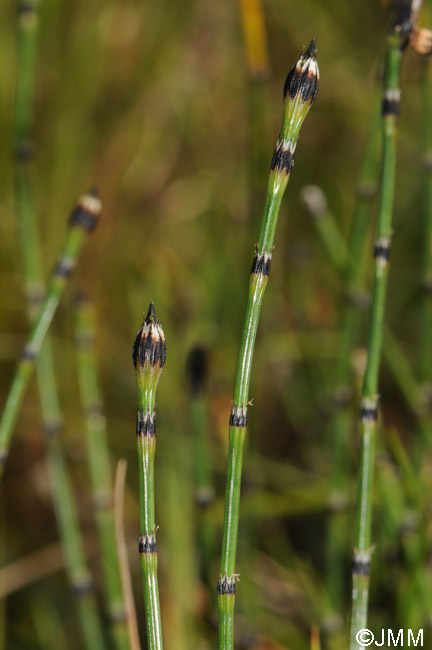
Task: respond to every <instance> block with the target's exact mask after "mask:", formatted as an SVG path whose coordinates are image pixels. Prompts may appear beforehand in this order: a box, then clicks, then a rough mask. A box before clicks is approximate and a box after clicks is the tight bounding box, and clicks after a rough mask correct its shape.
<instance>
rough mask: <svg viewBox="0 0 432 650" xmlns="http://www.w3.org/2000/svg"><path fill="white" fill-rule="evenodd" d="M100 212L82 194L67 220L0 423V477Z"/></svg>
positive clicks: (88, 196)
mask: <svg viewBox="0 0 432 650" xmlns="http://www.w3.org/2000/svg"><path fill="white" fill-rule="evenodd" d="M100 212H101V202H100V200H99V198H98V196H97V191H96V190H92V191H91V192H89V193H88V194H85V195H84V196H83V197H81V199H80V200H79V202H78V205H77V207H76V208H75V210H74V211H73V212H72V214H71V215H70V217H69V229H68V234H67V238H66V242H65V246H64V248H63V252H62V254H61V255H60V257H59V259H58V262H57V264H56V266H55V268H54V271H53V272H52V274H51V278H50V281H49V284H48V290H47V293H46V296H45V299H44V301H43V303H42V305H41V306H40V308H39V311H38V314H37V316H36V317H35V321H34V325H33V327H32V330H31V332H30V336H29V338H28V340H27V343H26V345H25V346H24V350H23V353H22V358H21V361H20V362H19V364H18V366H17V368H16V371H15V376H14V379H13V382H12V386H11V388H10V391H9V395H8V398H7V400H6V404H5V407H4V410H3V414H2V419H1V421H0V477H1V475H2V473H3V469H4V464H5V461H6V458H7V455H8V452H9V447H10V442H11V437H12V433H13V429H14V426H15V423H16V419H17V417H18V414H19V410H20V407H21V403H22V400H23V398H24V394H25V390H26V388H27V386H28V382H29V380H30V377H31V375H32V374H33V370H34V368H35V363H36V360H37V357H38V355H39V352H40V349H41V346H42V343H43V342H44V339H45V337H46V334H47V332H48V329H49V327H50V325H51V322H52V319H53V317H54V314H55V312H56V310H57V307H58V304H59V302H60V299H61V297H62V295H63V293H64V290H65V288H66V286H67V282H68V278H69V277H70V275H71V272H72V271H73V269H74V268H75V266H76V263H77V260H78V256H79V253H80V252H81V249H82V247H83V245H84V243H85V241H86V240H87V237H88V235H89V233H90V232H91V231H92V230H93V228H94V227H95V225H96V223H97V221H98V219H99V215H100Z"/></svg>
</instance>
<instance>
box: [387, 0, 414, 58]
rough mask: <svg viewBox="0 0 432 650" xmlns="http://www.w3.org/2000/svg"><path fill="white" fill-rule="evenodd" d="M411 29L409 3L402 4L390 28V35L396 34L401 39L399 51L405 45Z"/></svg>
mask: <svg viewBox="0 0 432 650" xmlns="http://www.w3.org/2000/svg"><path fill="white" fill-rule="evenodd" d="M401 4H402V3H401ZM412 27H413V26H412V23H411V2H409V3H403V6H402V7H400V8H399V10H398V11H397V12H396V14H395V16H394V18H393V21H392V23H391V27H390V33H391V34H396V33H397V34H399V37H400V38H401V43H400V49H403V48H404V47H405V46H406V45H407V43H408V38H409V35H410V33H411V30H412Z"/></svg>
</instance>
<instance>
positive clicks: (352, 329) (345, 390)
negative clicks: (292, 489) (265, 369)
mask: <svg viewBox="0 0 432 650" xmlns="http://www.w3.org/2000/svg"><path fill="white" fill-rule="evenodd" d="M381 103H382V102H381V99H380V101H379V102H377V108H376V110H375V113H374V116H373V120H372V127H371V131H370V135H369V139H368V142H367V145H366V149H365V154H364V158H363V163H362V167H361V170H360V178H359V183H358V188H357V196H356V201H355V206H354V211H353V214H352V218H351V224H350V230H349V235H348V244H347V245H346V244H345V240H344V239H343V238H342V233H341V232H340V230H339V229H338V226H337V223H336V221H335V219H334V217H333V215H332V214H331V212H330V211H329V209H328V207H327V201H326V199H325V197H324V195H323V194H322V193H321V190H319V189H318V188H305V189H304V190H303V198H304V202H305V204H306V207H307V208H308V210H309V211H310V212H311V214H312V216H313V217H314V222H315V224H316V227H317V230H318V232H319V235H320V237H321V239H322V241H323V244H324V246H325V248H326V251H327V253H328V255H329V258H330V261H331V263H332V265H333V267H334V269H335V270H336V271H338V272H339V273H341V275H343V281H344V301H343V305H342V310H341V316H340V327H339V330H340V333H341V334H340V342H339V354H338V361H337V365H336V372H335V388H334V394H333V402H334V412H333V417H332V419H331V421H330V426H329V430H330V434H331V445H332V450H333V453H332V456H333V468H334V469H333V473H332V491H331V495H330V500H331V507H332V508H333V513H332V516H331V518H330V521H329V529H328V540H327V585H328V593H329V597H330V604H331V607H332V610H333V611H341V607H342V603H343V590H344V588H343V587H344V563H343V560H342V558H343V555H344V548H345V544H346V537H347V527H346V521H345V518H344V517H342V516H341V513H343V512H344V511H345V507H344V506H345V504H346V502H347V493H348V492H347V486H348V479H349V472H350V470H349V465H350V462H349V446H348V444H347V440H348V435H347V434H348V432H349V430H350V426H351V408H350V407H351V405H352V381H351V367H350V355H351V351H352V348H353V345H354V342H355V340H356V336H357V332H358V329H359V325H360V318H361V312H362V311H364V310H365V309H366V308H368V307H369V296H368V295H367V294H365V292H364V289H363V284H362V264H361V263H360V260H361V258H362V252H363V247H364V243H365V238H366V232H367V228H368V225H369V223H370V212H371V203H372V199H373V198H374V196H375V193H376V185H377V181H376V176H377V153H378V152H377V149H378V141H379V135H380V132H381Z"/></svg>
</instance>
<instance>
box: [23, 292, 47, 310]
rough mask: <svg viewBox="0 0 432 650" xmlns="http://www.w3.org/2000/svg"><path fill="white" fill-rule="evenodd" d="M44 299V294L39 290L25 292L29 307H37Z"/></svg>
mask: <svg viewBox="0 0 432 650" xmlns="http://www.w3.org/2000/svg"><path fill="white" fill-rule="evenodd" d="M43 298H44V293H43V291H42V290H41V289H36V288H34V289H30V290H29V291H28V292H27V300H28V303H29V305H31V306H32V307H37V306H38V305H40V304H41V302H42V300H43Z"/></svg>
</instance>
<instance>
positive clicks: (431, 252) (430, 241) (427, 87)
mask: <svg viewBox="0 0 432 650" xmlns="http://www.w3.org/2000/svg"><path fill="white" fill-rule="evenodd" d="M426 9H427V19H428V20H427V22H428V26H431V25H432V0H429V1H428V2H427V3H426ZM423 104H424V117H423V120H424V166H425V186H424V206H423V228H424V230H423V245H424V248H423V278H422V280H423V281H422V284H423V291H424V293H423V301H422V313H421V331H420V351H421V355H420V364H419V366H420V367H419V370H420V380H421V382H422V384H423V387H424V393H425V395H424V397H425V402H426V404H427V403H428V402H430V400H431V399H432V336H431V331H432V121H431V115H432V65H431V62H430V60H428V61H426V70H425V78H424V85H423Z"/></svg>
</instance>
